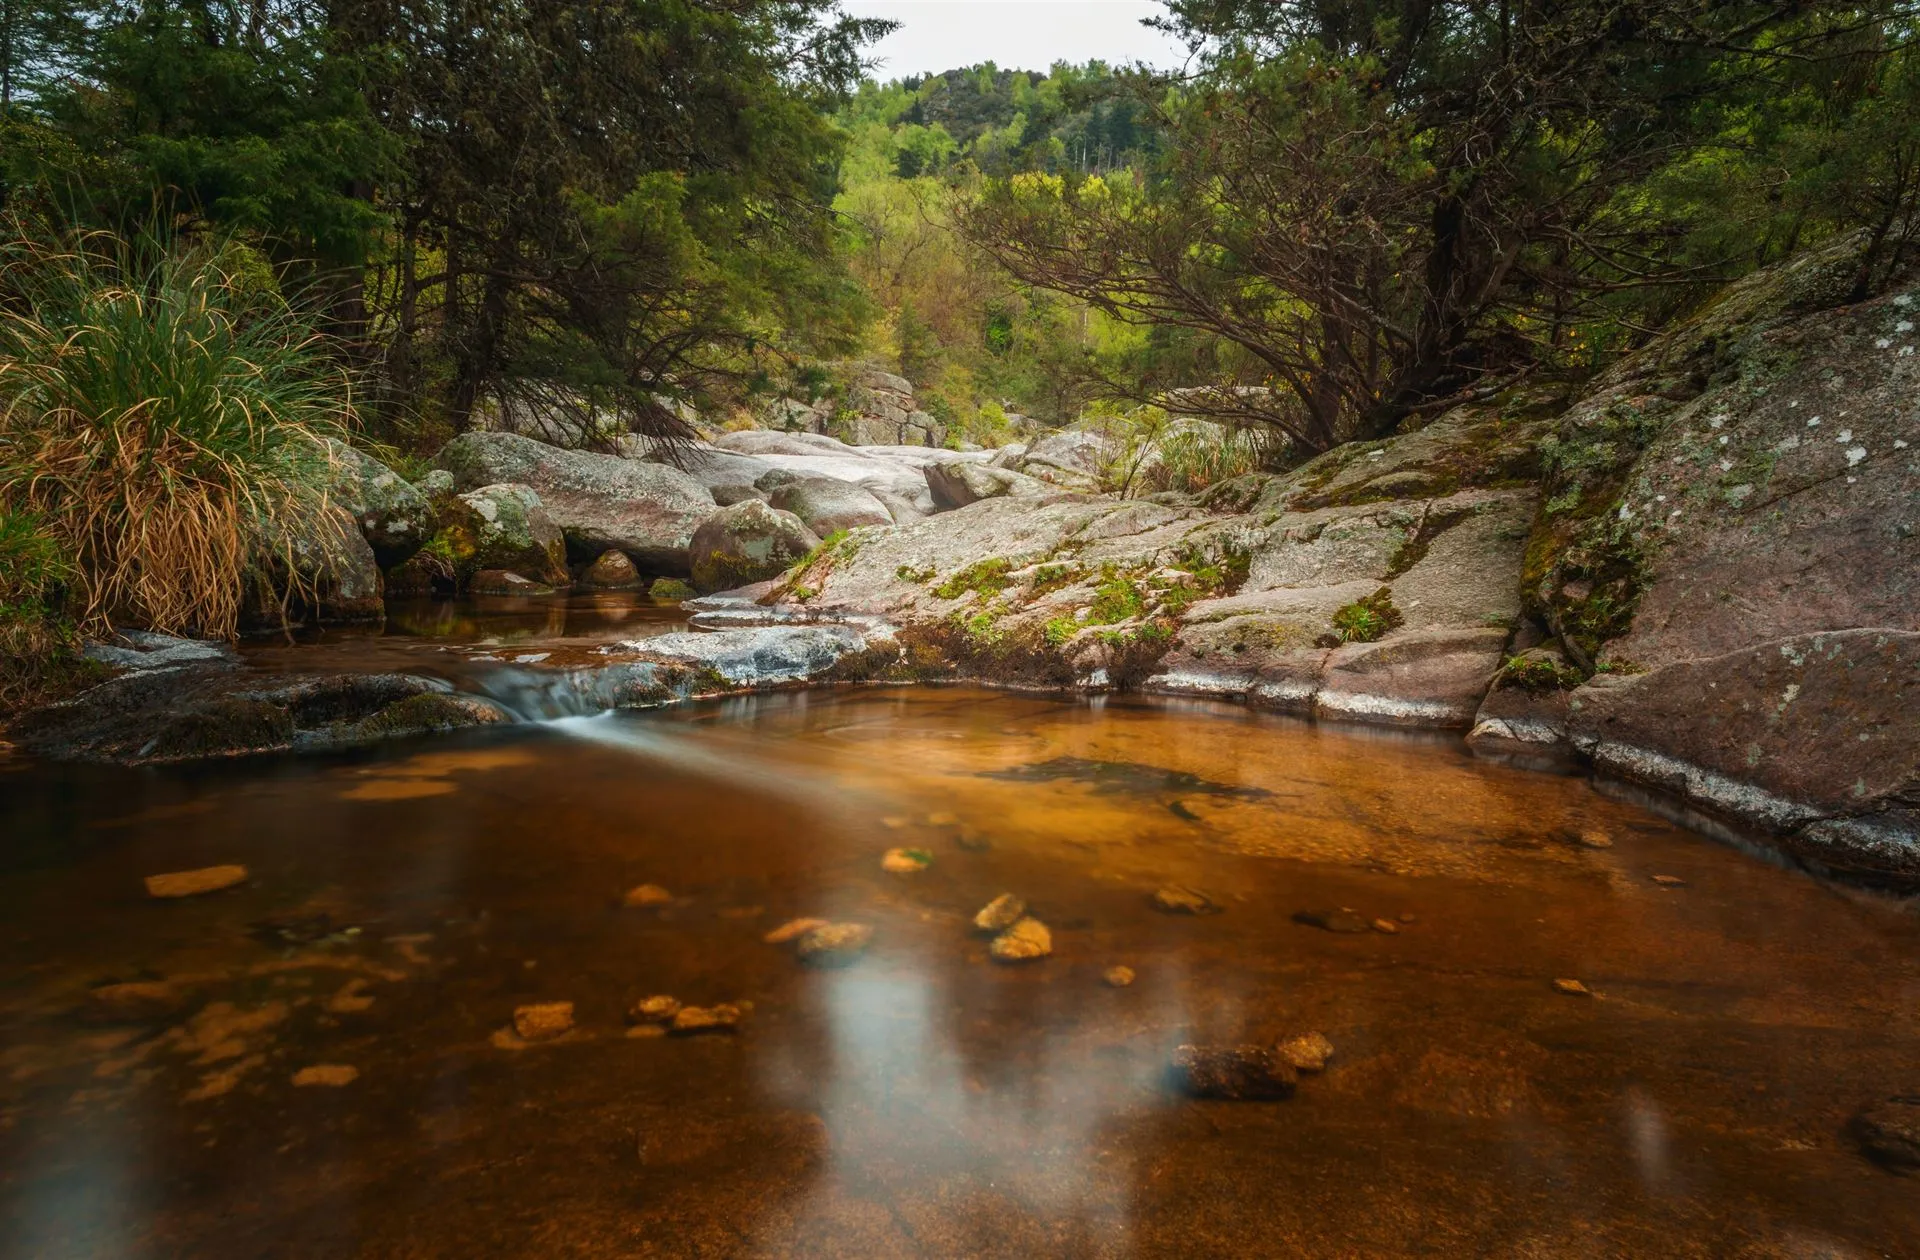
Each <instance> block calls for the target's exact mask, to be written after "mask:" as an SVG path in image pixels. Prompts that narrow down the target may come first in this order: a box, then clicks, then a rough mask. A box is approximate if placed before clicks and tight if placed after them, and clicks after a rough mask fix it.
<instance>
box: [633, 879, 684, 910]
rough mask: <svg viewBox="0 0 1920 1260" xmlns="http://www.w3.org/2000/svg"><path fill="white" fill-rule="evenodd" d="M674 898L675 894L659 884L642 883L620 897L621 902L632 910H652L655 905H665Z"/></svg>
mask: <svg viewBox="0 0 1920 1260" xmlns="http://www.w3.org/2000/svg"><path fill="white" fill-rule="evenodd" d="M672 900H673V894H672V893H670V892H668V891H667V890H666V889H664V888H662V887H660V885H658V884H642V885H640V887H638V888H633V889H629V890H628V892H627V895H626V896H625V897H622V898H621V899H620V904H621V905H623V906H626V907H627V908H628V909H630V910H650V909H652V908H653V907H655V906H664V905H666V904H667V903H668V902H670V901H672Z"/></svg>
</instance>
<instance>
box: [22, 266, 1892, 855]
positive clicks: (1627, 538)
mask: <svg viewBox="0 0 1920 1260" xmlns="http://www.w3.org/2000/svg"><path fill="white" fill-rule="evenodd" d="M1855 249H1857V246H1856V245H1853V244H1850V243H1842V244H1840V245H1837V246H1834V247H1830V248H1828V249H1826V250H1824V251H1821V252H1817V253H1813V254H1809V255H1807V256H1805V257H1803V258H1800V259H1798V260H1796V261H1795V262H1793V263H1791V264H1789V265H1787V266H1783V267H1780V268H1775V269H1773V270H1771V271H1768V272H1764V273H1760V274H1758V275H1755V276H1753V277H1750V278H1749V279H1747V280H1745V281H1743V282H1741V283H1740V284H1737V285H1734V286H1732V287H1731V288H1730V289H1728V290H1727V291H1726V292H1725V293H1724V294H1723V295H1722V296H1721V297H1720V298H1719V299H1718V300H1717V301H1715V302H1714V303H1713V304H1712V305H1710V306H1709V307H1708V308H1706V309H1705V310H1704V311H1702V312H1701V313H1700V314H1699V315H1697V316H1696V317H1695V318H1693V319H1692V320H1690V321H1688V322H1687V323H1686V324H1684V325H1682V326H1680V327H1676V328H1674V329H1672V330H1670V331H1669V332H1667V333H1666V334H1664V335H1663V336H1661V337H1660V338H1658V339H1657V340H1655V341H1654V342H1652V343H1651V344H1649V345H1648V346H1647V347H1645V348H1644V349H1642V350H1641V351H1639V352H1637V353H1635V354H1633V355H1632V356H1630V357H1628V358H1627V359H1625V360H1624V361H1622V362H1621V363H1619V364H1618V365H1617V366H1616V367H1615V368H1614V369H1613V370H1611V371H1610V372H1608V373H1607V374H1606V375H1605V376H1604V377H1602V378H1601V379H1600V380H1598V381H1597V382H1594V383H1593V384H1591V385H1590V386H1588V387H1586V388H1585V389H1584V390H1582V391H1581V392H1579V393H1578V394H1576V395H1572V396H1569V395H1568V394H1567V393H1565V392H1564V391H1562V392H1556V391H1555V390H1554V389H1552V388H1550V387H1532V388H1527V389H1514V390H1512V391H1510V392H1509V393H1507V394H1506V395H1503V396H1501V397H1497V398H1489V399H1485V400H1482V401H1480V402H1476V403H1473V404H1470V405H1466V406H1462V407H1459V408H1456V409H1455V410H1453V411H1451V412H1447V413H1445V414H1443V415H1440V416H1438V417H1437V418H1434V419H1432V420H1431V421H1430V422H1429V423H1425V424H1424V425H1422V426H1419V427H1415V428H1410V429H1409V430H1408V431H1403V432H1402V433H1400V434H1399V435H1397V436H1394V437H1392V438H1389V439H1387V440H1385V441H1380V442H1375V443H1368V444H1353V445H1349V446H1345V447H1342V448H1339V449H1336V450H1334V451H1331V452H1328V453H1327V454H1324V455H1322V456H1320V457H1318V458H1316V459H1313V460H1311V461H1309V462H1307V463H1305V464H1303V465H1301V466H1299V467H1296V468H1294V469H1292V470H1291V471H1288V472H1285V473H1280V474H1251V475H1246V476H1241V477H1237V478H1234V479H1231V480H1228V481H1224V482H1221V483H1218V484H1215V485H1213V486H1211V487H1209V488H1207V489H1206V490H1204V491H1202V492H1200V493H1198V494H1191V495H1189V494H1178V493H1160V494H1151V495H1148V496H1147V497H1144V498H1137V497H1120V496H1119V495H1116V494H1115V493H1112V491H1113V489H1114V485H1115V477H1114V468H1115V465H1116V461H1117V460H1120V459H1121V458H1122V453H1121V452H1117V451H1116V450H1115V449H1114V439H1112V438H1111V437H1110V436H1109V435H1107V434H1104V433H1103V432H1101V431H1099V430H1098V429H1094V428H1083V427H1076V428H1070V429H1067V430H1062V431H1058V432H1054V433H1049V434H1044V435H1042V436H1040V437H1038V438H1035V439H1034V440H1033V441H1031V442H1029V443H1026V444H1022V445H1017V446H1010V447H1006V448H1002V449H1001V450H999V451H993V452H988V451H964V452H963V451H950V450H945V449H942V448H940V447H937V446H933V445H925V444H922V443H927V442H931V441H934V440H936V439H937V437H938V433H937V431H936V430H935V429H933V428H929V427H928V424H927V421H928V420H930V419H931V418H930V417H925V413H922V412H917V411H915V410H913V409H912V407H911V387H910V386H908V385H907V384H906V382H904V381H900V380H898V379H897V378H890V377H883V376H875V377H872V378H871V379H866V380H864V381H863V382H862V384H861V386H860V388H861V389H862V390H864V391H865V392H864V393H862V394H860V395H859V396H858V399H859V402H860V407H861V408H863V409H864V410H860V411H859V412H858V415H859V416H863V417H866V419H863V420H861V422H860V423H859V424H857V425H853V426H852V428H851V430H849V431H847V432H844V433H842V434H841V436H842V437H847V438H851V439H853V443H854V444H849V443H848V442H845V441H842V440H840V437H836V436H832V435H830V434H828V433H824V432H813V431H804V430H809V429H820V428H828V427H831V425H830V424H829V421H831V420H833V417H831V416H826V415H814V414H812V413H809V415H808V416H807V417H806V418H805V422H804V423H803V424H801V425H798V426H797V427H798V428H800V429H801V430H803V431H771V430H768V431H748V432H741V433H732V434H726V435H720V436H717V437H715V438H714V440H712V441H711V442H708V443H703V444H699V445H696V446H695V447H693V448H691V449H675V450H652V449H633V450H629V451H627V452H626V453H625V454H624V455H622V456H614V455H596V454H588V453H584V452H579V451H564V450H560V449H558V448H555V447H551V446H547V445H545V444H543V443H540V442H538V441H535V440H533V439H531V438H528V437H525V436H521V435H517V434H512V433H487V432H476V433H471V434H467V435H465V436H462V437H461V438H458V439H456V440H455V441H454V442H453V443H452V444H450V445H449V446H448V447H447V449H446V450H444V451H442V452H441V454H440V455H439V457H438V459H437V460H436V461H435V464H436V469H437V471H435V472H434V473H433V474H431V475H430V476H429V477H427V478H425V479H423V481H422V482H421V483H420V484H418V485H409V484H408V483H406V482H404V481H401V480H400V479H399V478H397V477H396V476H395V475H394V474H392V473H391V472H389V471H388V470H385V469H383V468H381V467H380V466H379V465H378V464H375V463H373V462H372V461H369V460H366V458H365V457H364V456H360V455H357V454H354V453H348V454H347V456H344V457H343V459H342V467H343V472H342V481H341V487H340V493H339V495H338V497H339V499H340V501H341V502H342V504H343V515H344V514H350V515H351V517H352V519H353V521H354V522H355V524H356V525H357V529H348V530H345V531H343V532H342V535H341V538H340V540H339V541H337V542H335V543H331V544H329V545H327V546H324V547H323V546H318V545H316V546H315V547H314V548H313V549H312V550H313V551H314V553H315V554H316V555H317V556H319V557H321V558H320V559H319V560H316V564H315V572H316V573H318V574H321V575H323V576H325V577H326V581H324V582H321V583H319V584H318V587H317V589H318V590H319V591H320V594H319V597H318V599H317V600H316V606H315V607H311V608H305V609H299V610H295V611H296V613H297V614H298V615H303V616H313V617H318V618H319V619H322V620H325V619H336V620H350V619H355V618H364V617H368V616H378V613H379V606H378V605H379V601H378V598H377V596H373V595H371V594H370V593H371V592H377V591H378V590H379V589H381V586H382V584H383V583H384V586H385V589H386V590H388V591H390V592H391V591H397V590H424V589H438V590H440V591H443V592H451V591H455V590H460V589H469V588H471V589H480V587H479V585H477V584H478V583H480V582H481V581H482V580H485V581H489V582H492V583H494V584H495V586H494V587H491V588H489V589H498V588H499V584H500V583H502V582H504V580H505V578H504V577H503V576H502V575H505V577H512V578H514V579H515V580H516V581H524V583H525V584H526V586H527V588H529V589H535V590H539V589H548V588H551V587H554V586H558V585H562V584H565V583H567V582H569V581H574V582H581V583H584V584H586V585H588V586H597V587H605V586H607V585H619V584H622V583H629V584H637V583H638V582H640V581H643V580H646V579H649V578H658V577H662V576H665V577H670V578H674V579H679V580H686V581H690V582H691V583H692V584H693V585H694V586H696V587H697V588H698V589H699V591H700V592H701V593H702V595H703V596H704V597H703V598H699V599H695V600H692V601H690V602H689V603H688V605H687V607H688V608H689V610H690V611H692V612H693V613H694V625H695V626H696V627H697V629H696V630H695V631H691V632H688V633H683V634H677V635H669V636H665V637H664V638H655V639H651V640H645V641H636V642H634V643H632V644H623V645H613V646H611V647H605V648H601V649H598V650H595V651H593V652H590V653H575V654H572V655H570V656H569V655H562V656H560V657H557V658H556V659H553V660H550V661H546V662H543V663H542V665H541V666H540V668H541V669H545V670H547V671H550V672H551V673H553V674H554V675H555V676H557V677H564V678H565V679H566V680H567V683H568V685H569V686H571V687H574V688H576V689H577V690H579V691H580V692H581V693H583V694H585V695H587V696H589V697H590V698H592V699H593V701H594V702H595V703H601V704H606V705H636V706H637V705H648V704H659V703H666V702H670V701H672V700H675V699H679V698H683V697H687V696H693V695H705V694H715V693H719V692H725V691H729V690H739V689H747V688H755V687H767V686H788V685H798V684H803V683H807V682H823V681H928V680H937V679H948V678H962V677H966V678H979V679H985V680H989V681H993V682H997V683H1002V684H1006V685H1015V686H1025V687H1040V688H1055V689H1062V690H1077V691H1097V690H1107V689H1129V690H1137V691H1143V692H1149V693H1160V694H1168V695H1189V696H1209V697H1218V698H1228V699H1233V700H1238V701H1241V702H1244V703H1247V704H1250V705H1259V706H1264V707H1269V708H1274V709H1280V710H1284V711H1288V712H1294V713H1299V714H1302V715H1308V716H1312V717H1315V718H1319V719H1327V720H1341V721H1361V722H1375V723H1388V724H1395V725H1411V726H1426V727H1445V728H1454V729H1458V730H1460V731H1462V732H1463V733H1465V734H1466V737H1467V739H1468V741H1469V743H1470V745H1471V746H1472V747H1473V748H1474V749H1475V750H1476V751H1478V752H1480V753H1482V754H1484V755H1488V756H1498V757H1517V758H1522V759H1529V760H1542V761H1557V762H1560V763H1563V764H1565V763H1574V764H1587V765H1590V766H1592V767H1593V768H1594V769H1596V770H1597V771H1599V772H1601V773H1603V774H1605V775H1607V776H1610V777H1613V778H1617V779H1621V780H1627V781H1631V782H1634V783H1638V784H1641V785H1644V786H1646V787H1648V788H1651V789H1654V790H1656V791H1658V792H1659V793H1661V794H1663V795H1664V796H1665V797H1666V798H1667V799H1669V800H1670V801H1672V802H1673V803H1674V804H1675V805H1676V806H1678V807H1680V808H1683V809H1685V810H1688V811H1691V812H1692V813H1693V814H1694V815H1695V817H1696V820H1697V821H1701V822H1703V823H1708V824H1711V825H1721V826H1726V827H1730V828H1733V829H1736V830H1737V831H1739V833H1740V834H1743V835H1747V836H1764V837H1767V838H1770V839H1771V840H1772V841H1773V842H1774V843H1776V844H1777V845H1778V846H1779V847H1780V848H1781V849H1782V850H1783V851H1785V852H1787V853H1789V854H1791V855H1793V856H1794V857H1795V858H1797V859H1798V860H1800V861H1802V862H1804V863H1806V864H1808V865H1809V866H1813V867H1816V868H1818V869H1821V870H1824V871H1828V872H1832V873H1836V874H1842V875H1845V876H1848V877H1852V878H1857V879H1862V880H1866V881H1870V882H1875V883H1880V884H1885V885H1892V886H1899V887H1906V888H1912V887H1920V717H1916V714H1920V598H1917V597H1916V596H1917V595H1920V591H1917V589H1916V587H1917V579H1916V575H1917V574H1920V542H1917V541H1916V539H1915V532H1916V529H1920V401H1917V400H1920V356H1917V355H1916V349H1915V347H1916V345H1920V334H1916V331H1915V328H1916V323H1920V290H1915V289H1913V288H1911V287H1907V288H1898V289H1896V291H1894V292H1890V293H1887V294H1885V295H1883V296H1880V297H1877V298H1875V299H1873V300H1871V301H1867V302H1863V303H1859V304H1854V305H1845V304H1843V303H1842V299H1843V297H1844V295H1845V293H1846V290H1847V285H1848V284H1849V282H1850V280H1851V278H1852V276H1853V275H1854V273H1855V267H1854V265H1853V252H1854V250H1855ZM923 417H925V419H923ZM869 420H870V421H871V423H868V421H869ZM847 421H848V417H847V416H846V415H840V416H839V418H838V423H840V424H841V425H842V427H845V425H846V423H847ZM1125 458H1126V459H1129V460H1132V461H1133V464H1134V465H1135V466H1137V465H1138V464H1139V463H1140V461H1141V460H1143V459H1144V460H1146V461H1151V459H1152V458H1153V456H1152V452H1151V451H1150V450H1149V451H1145V452H1132V453H1127V454H1126V455H1125ZM1125 480H1126V481H1127V482H1128V483H1129V485H1130V486H1131V487H1135V488H1137V485H1138V484H1139V483H1138V482H1137V481H1136V479H1135V478H1134V477H1133V476H1132V474H1131V472H1129V474H1128V476H1127V477H1126V479H1125ZM504 589H509V590H511V589H518V588H515V587H513V586H512V585H511V584H507V585H506V586H505V588H504ZM283 611H284V610H283ZM103 651H106V652H107V654H108V655H112V654H113V653H115V652H117V653H118V655H117V656H114V658H113V660H112V663H113V664H115V665H116V666H120V667H124V668H126V669H127V670H128V674H127V677H126V678H125V679H123V680H121V681H118V682H115V683H109V684H107V685H106V686H104V687H102V688H99V689H97V690H96V691H95V692H92V693H89V694H88V695H86V696H83V697H81V698H80V699H79V700H78V701H76V702H73V703H70V704H68V705H66V706H62V707H60V708H58V709H55V710H51V711H47V712H44V713H42V714H40V715H37V716H35V717H33V718H30V719H29V720H28V721H27V722H25V723H24V724H22V726H21V727H20V728H19V731H18V732H17V735H16V737H17V738H19V739H21V740H23V741H24V742H25V743H27V744H28V745H29V746H32V747H37V748H40V749H42V750H45V751H48V752H52V753H57V754H59V753H64V754H67V755H79V756H96V757H110V758H114V759H120V760H140V759H167V758H170V757H181V756H195V755H210V754H219V753H230V752H234V751H247V750H253V749H266V748H286V747H299V746H305V745H314V746H328V747H332V746H338V745H339V744H341V743H343V742H348V743H350V742H357V741H363V740H364V739H369V738H377V737H381V736H384V735H387V734H393V733H405V732H409V731H417V730H422V729H438V728H442V727H448V726H458V725H466V724H471V723H472V722H476V721H485V720H500V719H501V718H503V717H507V716H511V715H510V714H509V713H507V712H505V711H504V710H503V709H501V707H500V706H499V705H498V704H496V703H493V702H491V701H489V700H487V699H486V698H483V697H475V696H466V695H462V696H458V697H451V696H448V695H446V694H444V693H445V692H446V687H445V685H444V684H440V685H438V686H434V685H428V684H425V683H421V682H420V680H418V679H414V680H413V681H412V682H407V681H398V680H390V681H388V682H384V683H375V682H370V681H368V680H365V679H361V680H351V681H348V680H339V679H334V680H331V681H327V680H314V679H303V678H299V677H293V678H288V677H278V676H276V677H274V678H271V679H262V678H260V677H259V676H258V675H256V674H253V673H251V672H250V671H247V670H244V669H241V668H240V667H238V666H237V665H236V664H235V663H234V662H233V661H232V660H231V658H230V657H226V656H222V655H220V654H217V653H212V654H209V653H203V654H202V658H201V659H188V660H183V659H181V658H179V657H178V655H177V653H178V651H179V649H178V648H177V646H170V645H165V644H154V643H151V642H144V643H133V644H129V645H125V646H123V647H121V648H118V649H110V650H103ZM156 652H157V653H159V654H160V655H161V656H162V657H164V656H165V654H166V653H168V652H174V653H176V655H175V656H172V657H166V659H165V660H161V659H160V658H159V657H155V655H154V654H155V653H156ZM156 665H157V666H158V668H149V667H147V666H156ZM402 677H404V676H402ZM236 706H237V707H236ZM221 714H226V715H227V717H228V718H231V719H235V720H231V721H226V722H223V721H222V720H221V719H220V715H221ZM239 719H244V720H239ZM182 723H187V724H188V726H187V727H183V726H182V725H181V724H182ZM169 724H171V725H169ZM156 725H157V726H160V727H164V728H165V729H161V730H157V731H156V730H154V729H152V728H155V727H156ZM189 727H190V729H188V728H189Z"/></svg>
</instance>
